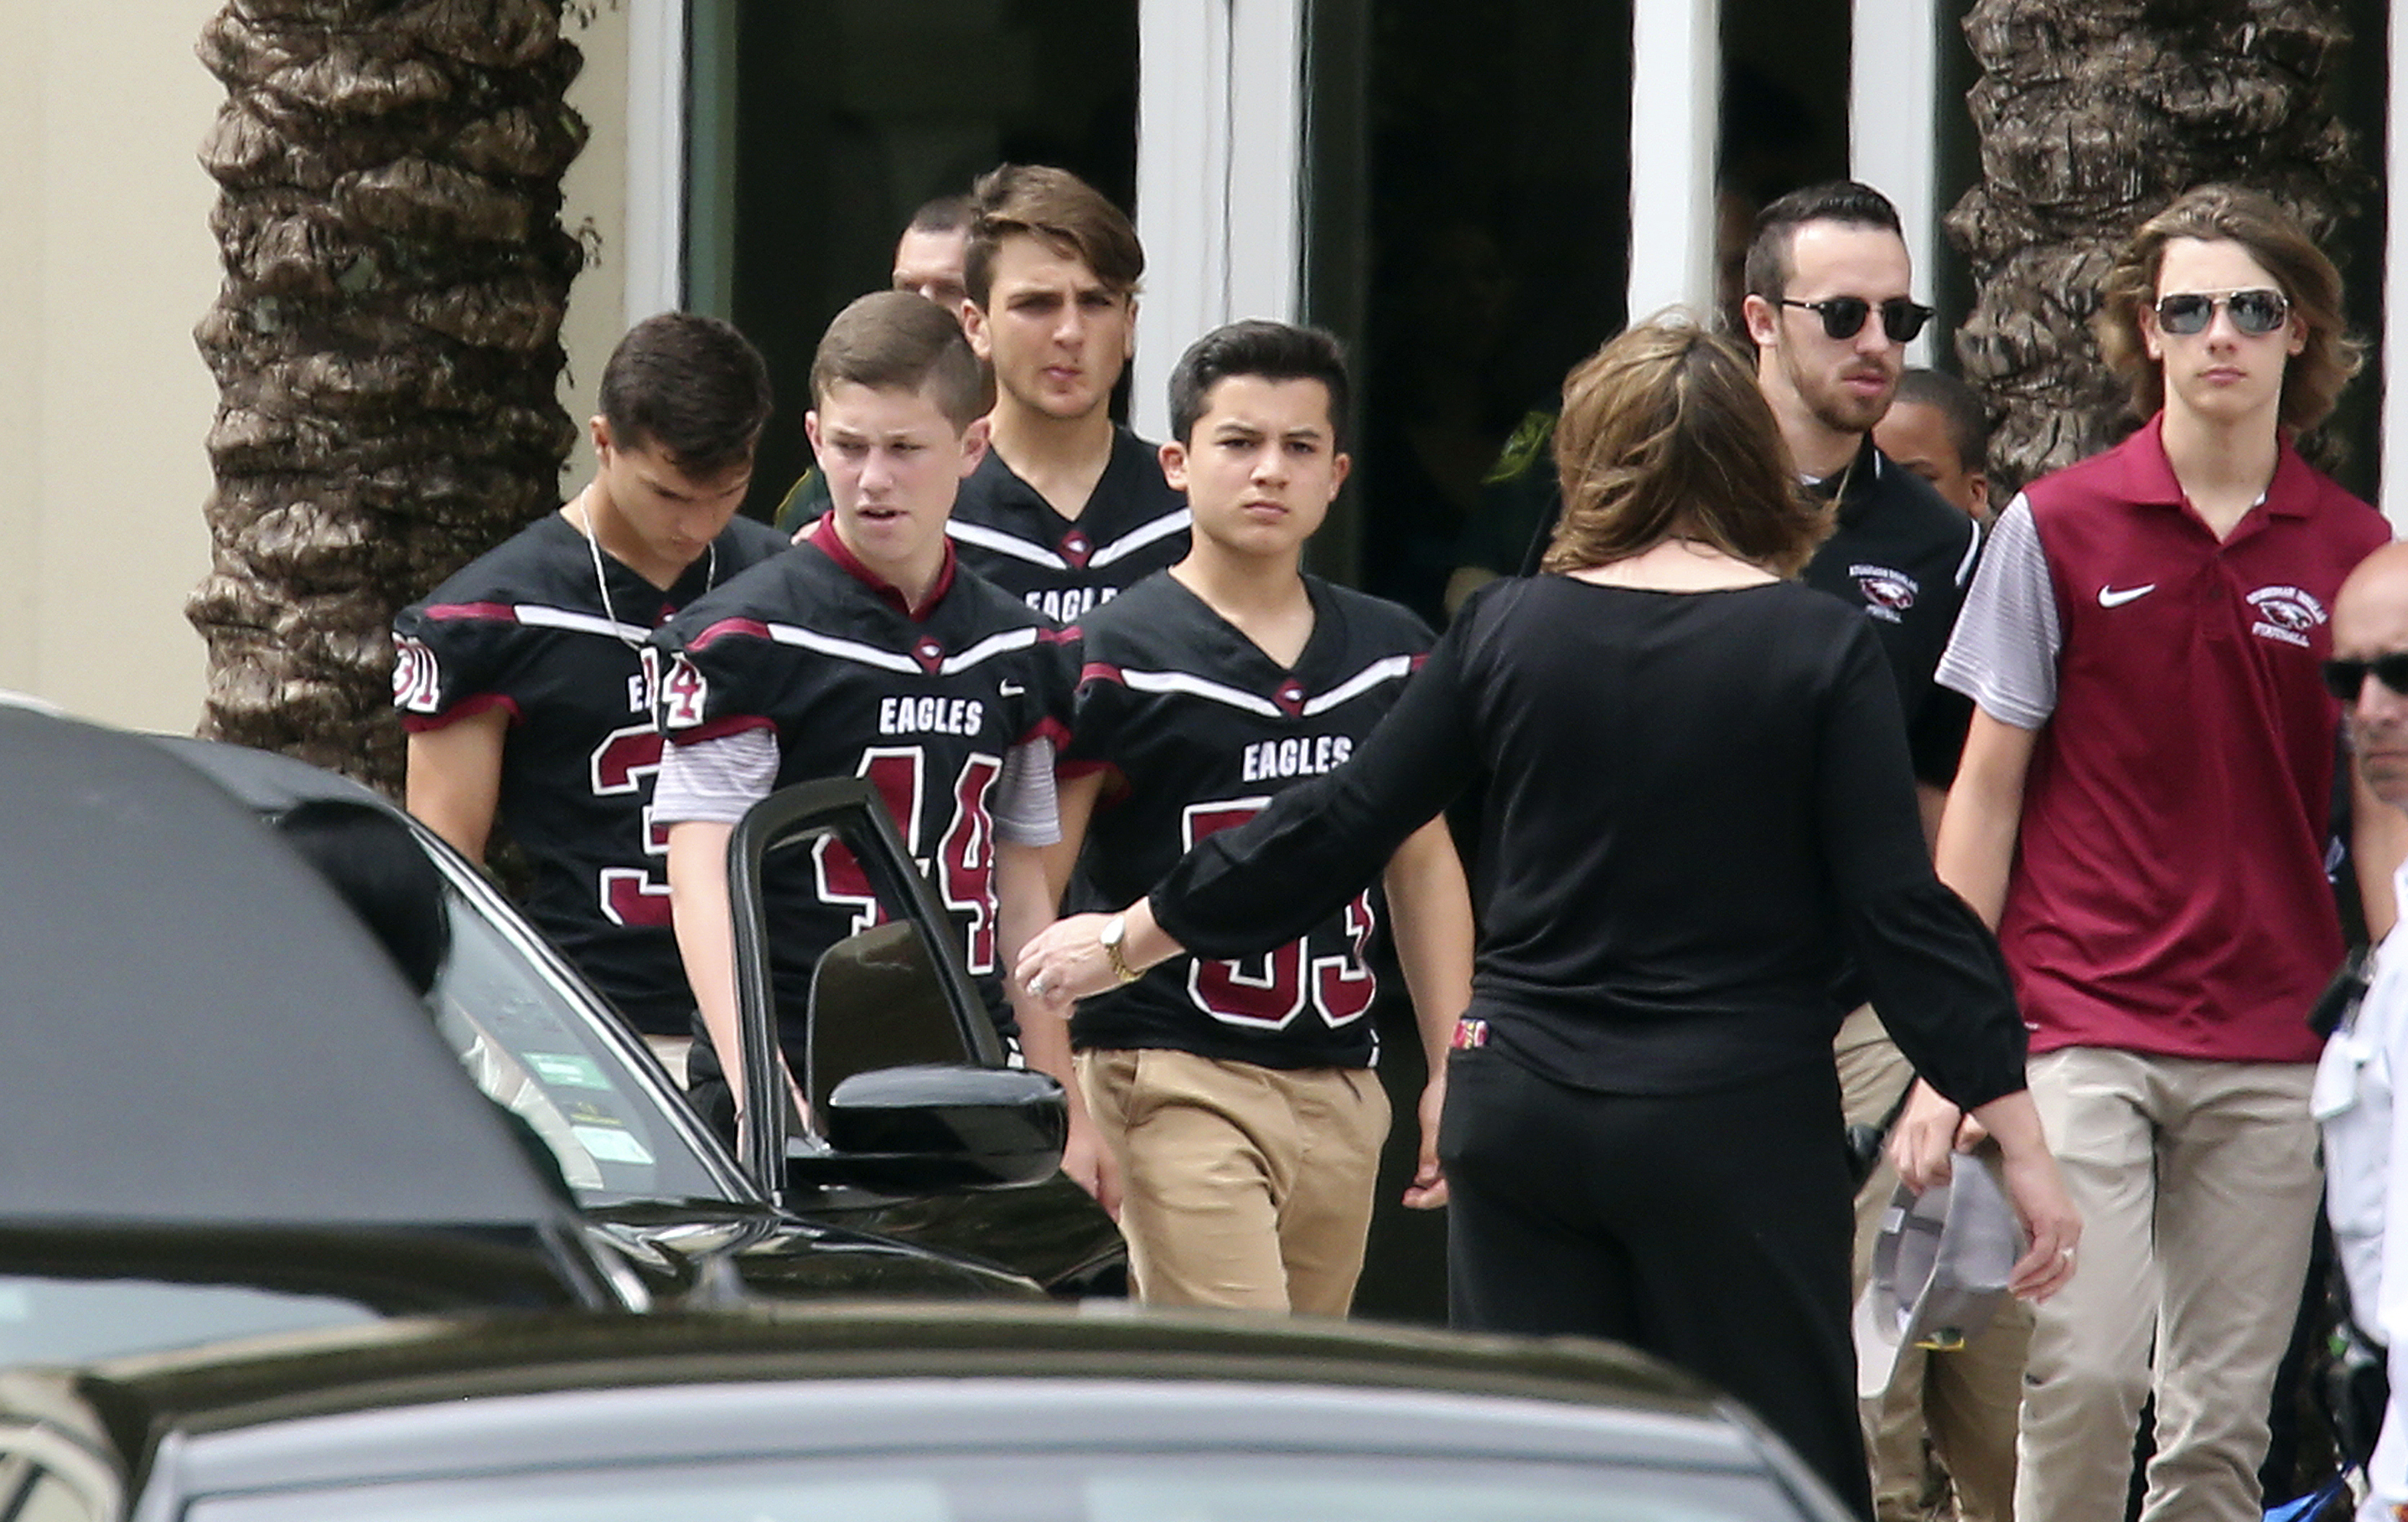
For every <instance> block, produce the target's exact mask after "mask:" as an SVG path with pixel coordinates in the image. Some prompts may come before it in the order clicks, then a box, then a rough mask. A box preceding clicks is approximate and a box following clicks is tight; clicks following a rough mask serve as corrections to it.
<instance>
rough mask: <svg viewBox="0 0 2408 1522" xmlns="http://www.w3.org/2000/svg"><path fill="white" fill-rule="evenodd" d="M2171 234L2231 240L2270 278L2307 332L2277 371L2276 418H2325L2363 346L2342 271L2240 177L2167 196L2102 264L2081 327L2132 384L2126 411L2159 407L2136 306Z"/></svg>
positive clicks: (2153, 298)
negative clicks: (2348, 309)
mask: <svg viewBox="0 0 2408 1522" xmlns="http://www.w3.org/2000/svg"><path fill="white" fill-rule="evenodd" d="M2178 237H2186V238H2195V239H2197V240H2199V241H2200V242H2203V243H2220V242H2232V243H2238V244H2240V245H2241V246H2242V247H2243V248H2244V249H2246V250H2248V251H2249V257H2250V258H2252V259H2255V260H2256V261H2257V263H2258V264H2260V265H2262V266H2265V269H2266V273H2267V274H2269V275H2272V276H2273V277H2274V281H2275V283H2276V284H2277V285H2280V286H2281V287H2282V289H2283V294H2284V296H2285V297H2286V298H2287V299H2288V300H2289V301H2290V303H2291V315H2292V316H2294V317H2296V318H2298V319H2299V320H2300V325H2301V326H2303V327H2305V328H2306V329H2307V338H2308V341H2307V347H2305V348H2304V349H2302V350H2300V352H2299V353H2297V354H2295V355H2293V356H2291V357H2290V359H2289V360H2288V362H2287V363H2286V365H2285V366H2284V369H2283V400H2282V403H2281V409H2280V416H2281V418H2282V422H2283V425H2284V426H2285V427H2286V428H2289V429H2291V430H2292V431H2293V432H2295V433H2306V432H2308V431H2309V430H2311V429H2313V428H2315V427H2316V426H2318V425H2319V424H2322V423H2323V422H2324V421H2325V419H2327V418H2329V417H2330V416H2331V415H2332V409H2333V404H2334V403H2335V402H2337V401H2339V400H2340V399H2341V393H2342V388H2343V386H2345V385H2347V384H2348V383H2349V378H2350V377H2351V376H2353V375H2356V374H2357V373H2358V366H2360V365H2362V364H2363V363H2365V354H2364V352H2363V350H2362V347H2361V346H2360V345H2359V343H2358V340H2356V339H2355V338H2352V337H2350V336H2349V334H2348V332H2347V331H2346V329H2345V328H2344V327H2343V317H2342V305H2341V271H2340V270H2338V269H2336V268H2334V267H2333V262H2332V261H2331V260H2330V259H2329V258H2327V257H2326V256H2325V251H2324V250H2322V249H2320V248H2318V247H2316V245H2315V240H2314V239H2312V238H2310V237H2308V235H2307V230H2306V229H2305V228H2303V227H2301V226H2300V222H2299V219H2298V218H2296V217H2294V216H2292V215H2291V214H2290V213H2289V212H2288V211H2286V210H2285V209H2284V208H2282V206H2281V205H2280V204H2279V203H2277V202H2276V201H2274V200H2273V199H2272V197H2270V196H2267V195H2263V194H2259V193H2257V191H2253V190H2245V189H2243V188H2242V187H2241V186H2239V185H2200V186H2197V187H2195V188H2193V189H2190V190H2186V191H2185V192H2183V194H2180V195H2177V196H2175V197H2174V199H2173V201H2172V203H2171V205H2169V206H2168V207H2167V208H2165V209H2164V210H2163V211H2160V212H2158V213H2157V215H2156V216H2154V217H2151V218H2150V219H2149V220H2148V221H2146V222H2144V223H2142V224H2141V225H2140V227H2139V228H2138V229H2136V230H2135V231H2134V232H2133V234H2132V236H2131V237H2129V238H2128V239H2127V240H2126V241H2125V243H2124V246H2123V247H2122V248H2121V249H2119V250H2117V251H2116V254H2115V262H2114V265H2113V266H2109V268H2108V271H2107V279H2106V280H2105V282H2104V283H2103V284H2102V286H2101V288H2100V294H2099V310H2098V313H2097V314H2096V315H2095V316H2093V317H2092V318H2091V320H2090V326H2091V331H2092V332H2094V333H2096V334H2097V335H2098V337H2099V349H2100V354H2101V355H2103V356H2104V357H2105V359H2106V361H2107V367H2108V368H2109V369H2111V370H2113V371H2114V372H2115V374H2116V375H2117V376H2118V377H2120V378H2121V379H2122V380H2123V381H2124V383H2125V384H2126V385H2127V386H2128V387H2130V388H2131V396H2132V413H2133V415H2134V416H2135V417H2138V418H2142V419H2144V420H2145V419H2147V418H2149V417H2151V416H2153V415H2154V414H2155V413H2156V412H2157V409H2159V408H2160V407H2163V406H2164V405H2165V400H2166V378H2165V369H2164V366H2160V365H2159V364H2158V363H2157V361H2156V360H2153V359H2151V358H2150V357H2149V351H2148V346H2147V345H2146V344H2145V343H2144V342H2143V339H2142V337H2141V313H2142V311H2143V309H2146V308H2148V307H2151V306H2154V305H2155V304H2156V303H2157V272H2158V270H2159V268H2160V267H2161V266H2163V265H2164V263H2165V257H2166V245H2167V244H2169V243H2171V242H2172V241H2173V240H2174V239H2176V238H2178Z"/></svg>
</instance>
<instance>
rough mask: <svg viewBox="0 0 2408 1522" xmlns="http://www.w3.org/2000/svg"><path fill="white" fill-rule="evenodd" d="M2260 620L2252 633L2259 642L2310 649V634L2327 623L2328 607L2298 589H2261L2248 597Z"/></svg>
mask: <svg viewBox="0 0 2408 1522" xmlns="http://www.w3.org/2000/svg"><path fill="white" fill-rule="evenodd" d="M2249 606H2250V607H2252V608H2254V609H2256V610H2257V622H2256V623H2254V624H2252V625H2249V632H2250V633H2252V634H2254V635H2256V636H2257V638H2259V639H2279V640H2281V641H2282V642H2283V643H2285V644H2286V645H2297V646H2299V647H2300V649H2302V650H2305V649H2306V648H2308V634H2309V631H2311V630H2313V629H2314V628H2315V626H2316V625H2319V624H2322V623H2324V622H2325V620H2326V613H2325V605H2324V604H2323V603H2321V602H2318V601H2317V600H2316V598H2315V594H2314V593H2311V592H2307V591H2305V590H2303V589H2301V588H2300V587H2295V586H2261V587H2259V588H2258V589H2257V591H2255V592H2252V593H2251V594H2249Z"/></svg>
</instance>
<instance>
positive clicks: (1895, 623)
mask: <svg viewBox="0 0 2408 1522" xmlns="http://www.w3.org/2000/svg"><path fill="white" fill-rule="evenodd" d="M1908 274H1909V270H1908V265H1907V254H1906V239H1905V238H1904V237H1902V236H1900V234H1899V222H1898V209H1897V208H1895V207H1893V206H1891V205H1890V203H1889V198H1888V197H1887V196H1885V195H1884V194H1881V192H1879V191H1877V190H1874V189H1873V188H1871V186H1869V185H1860V184H1858V183H1856V181H1854V180H1844V179H1843V180H1837V181H1834V182H1832V183H1830V184H1828V185H1813V186H1809V187H1808V188H1807V189H1805V190H1800V191H1792V192H1791V193H1790V194H1787V195H1785V196H1783V197H1781V199H1779V200H1777V201H1775V202H1773V203H1772V204H1771V205H1770V206H1769V207H1766V208H1764V211H1763V212H1762V214H1761V215H1759V216H1758V217H1757V218H1756V240H1755V242H1753V243H1752V244H1750V245H1749V246H1748V251H1747V294H1746V296H1745V297H1744V298H1742V301H1741V304H1740V310H1741V314H1742V318H1743V320H1744V321H1745V322H1746V323H1747V336H1748V338H1749V340H1750V341H1752V342H1753V343H1754V344H1755V345H1756V384H1757V386H1758V387H1759V388H1760V389H1762V391H1763V392H1764V399H1765V400H1766V401H1768V402H1770V403H1771V404H1772V415H1773V416H1774V418H1776V419H1778V420H1779V422H1780V424H1781V437H1782V438H1783V439H1784V441H1785V442H1786V443H1787V444H1788V445H1789V455H1790V460H1791V463H1792V464H1794V465H1795V466H1797V467H1798V470H1799V474H1800V475H1801V476H1803V477H1804V478H1805V480H1806V484H1807V488H1808V489H1809V490H1810V491H1812V492H1813V493H1814V494H1815V495H1818V496H1821V497H1823V498H1824V499H1825V500H1827V501H1828V502H1829V503H1830V504H1831V512H1832V515H1833V518H1834V524H1833V527H1832V531H1831V537H1830V538H1828V539H1826V540H1825V541H1824V542H1823V547H1822V548H1821V549H1820V550H1818V551H1816V552H1815V554H1814V558H1813V560H1812V561H1810V562H1809V563H1808V564H1807V567H1806V573H1805V580H1806V582H1807V584H1808V585H1810V586H1813V587H1818V588H1820V589H1821V590H1823V591H1825V592H1828V593H1830V594H1831V595H1832V596H1837V597H1841V598H1843V599H1845V600H1847V601H1849V602H1852V603H1855V604H1856V605H1857V606H1858V607H1861V608H1862V609H1863V610H1865V614H1866V616H1867V617H1869V618H1871V619H1872V620H1873V628H1874V632H1875V633H1877V634H1879V635H1880V636H1881V640H1882V649H1883V651H1884V653H1886V654H1887V655H1888V656H1889V663H1890V675H1891V677H1892V678H1893V679H1894V680H1895V681H1896V682H1898V696H1899V707H1900V708H1902V709H1903V710H1905V712H1906V727H1907V739H1908V743H1909V744H1910V746H1911V747H1912V748H1913V751H1914V775H1915V781H1916V784H1917V786H1916V791H1917V793H1918V794H1919V795H1920V798H1921V801H1922V803H1923V806H1924V823H1925V827H1926V829H1927V831H1931V830H1936V829H1937V828H1938V826H1939V819H1940V806H1941V804H1942V802H1944V801H1945V800H1946V798H1947V790H1948V783H1949V780H1950V778H1952V777H1953V776H1954V775H1955V774H1956V769H1957V750H1958V749H1959V747H1961V746H1962V745H1963V743H1964V737H1965V723H1966V719H1967V716H1968V710H1967V707H1966V705H1965V704H1964V702H1963V701H1962V700H1961V699H1958V698H1957V697H1956V696H1955V695H1953V694H1951V693H1948V692H1947V691H1945V690H1944V689H1942V688H1939V687H1937V686H1935V685H1934V684H1933V682H1932V680H1931V673H1932V670H1933V668H1935V667H1937V666H1938V665H1939V664H1940V653H1941V651H1942V650H1943V649H1945V648H1946V647H1947V643H1948V632H1949V630H1950V629H1952V628H1954V627H1955V626H1956V623H1957V607H1958V606H1959V605H1960V604H1961V603H1962V602H1963V601H1964V596H1965V588H1966V586H1967V585H1968V584H1969V583H1970V582H1971V580H1972V575H1973V560H1974V555H1975V553H1977V551H1978V550H1979V548H1980V545H1981V537H1980V532H1979V530H1978V529H1976V528H1975V527H1974V525H1973V524H1970V523H1968V522H1967V521H1966V518H1965V515H1964V514H1963V513H1961V512H1958V511H1957V510H1956V509H1954V508H1952V507H1950V506H1949V505H1948V504H1947V502H1946V501H1945V500H1943V499H1942V497H1941V495H1940V494H1939V493H1937V492H1935V491H1933V490H1932V489H1931V487H1930V485H1929V484H1928V482H1926V481H1923V480H1922V479H1921V478H1920V477H1918V476H1916V475H1915V474H1914V472H1913V471H1910V470H1907V469H1905V468H1903V467H1900V466H1899V465H1898V464H1897V463H1896V462H1895V461H1893V460H1891V459H1890V458H1889V457H1888V456H1887V455H1885V454H1884V453H1882V452H1881V451H1880V450H1878V449H1876V448H1875V447H1874V446H1873V440H1872V432H1871V430H1872V425H1873V424H1876V423H1878V422H1880V421H1881V418H1882V414H1883V413H1885V412H1886V411H1888V410H1889V404H1890V398H1891V397H1893V396H1895V395H1897V393H1898V381H1899V374H1900V372H1901V371H1902V370H1903V368H1904V366H1905V359H1906V345H1907V344H1908V343H1909V342H1911V341H1913V339H1914V336H1915V335H1916V334H1917V333H1919V332H1921V331H1922V330H1923V324H1924V323H1926V322H1928V321H1929V319H1930V317H1931V309H1929V308H1928V307H1922V306H1917V305H1916V304H1915V302H1914V298H1913V297H1912V296H1911V295H1909V294H1907V280H1908Z"/></svg>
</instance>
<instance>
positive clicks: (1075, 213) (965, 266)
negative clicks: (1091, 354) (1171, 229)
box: [962, 164, 1145, 307]
mask: <svg viewBox="0 0 2408 1522" xmlns="http://www.w3.org/2000/svg"><path fill="white" fill-rule="evenodd" d="M970 207H971V209H972V210H973V211H974V212H976V213H977V215H976V219H975V220H974V221H972V222H971V223H970V242H969V249H968V252H967V253H966V254H965V255H964V256H963V259H962V284H963V285H964V286H965V287H966V288H968V291H969V294H970V299H971V300H972V301H975V302H977V303H978V304H979V305H980V306H981V307H984V306H985V305H986V300H987V296H988V295H989V294H991V293H992V292H993V290H994V288H995V252H996V249H998V248H1000V247H1001V246H1002V244H1003V240H1004V239H1005V238H1007V237H1011V236H1012V235H1013V234H1015V233H1021V234H1025V235H1027V236H1028V237H1035V238H1039V239H1041V240H1042V241H1044V242H1045V243H1048V244H1050V245H1052V246H1053V247H1054V249H1055V250H1057V251H1060V252H1063V253H1068V254H1075V255H1077V256H1078V258H1079V260H1080V262H1081V263H1082V264H1084V265H1085V266H1087V267H1088V268H1089V269H1091V270H1093V271H1095V274H1096V279H1097V280H1101V281H1103V282H1104V284H1105V285H1106V286H1107V287H1109V288H1110V289H1111V291H1112V292H1113V293H1114V294H1118V295H1135V294H1137V284H1138V281H1139V280H1140V279H1141V278H1142V277H1143V276H1144V274H1145V249H1144V246H1143V245H1141V244H1140V243H1139V242H1138V240H1137V229H1136V228H1135V227H1134V226H1132V225H1130V223H1129V220H1128V216H1127V214H1126V213H1125V212H1123V211H1122V210H1121V208H1118V207H1116V206H1114V205H1112V203H1111V201H1110V200H1109V199H1107V198H1106V197H1105V195H1104V194H1103V192H1101V191H1099V190H1097V189H1096V187H1094V186H1093V185H1090V184H1088V183H1087V182H1086V181H1085V180H1083V179H1080V178H1079V177H1078V176H1077V175H1074V174H1072V173H1071V172H1070V171H1069V170H1068V169H1055V168H1052V167H1049V166H1048V165H1041V164H1004V165H996V167H995V168H992V169H990V170H988V171H987V172H986V173H985V174H982V175H981V176H979V181H978V184H977V185H976V186H975V187H973V188H972V190H971V192H970Z"/></svg>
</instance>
